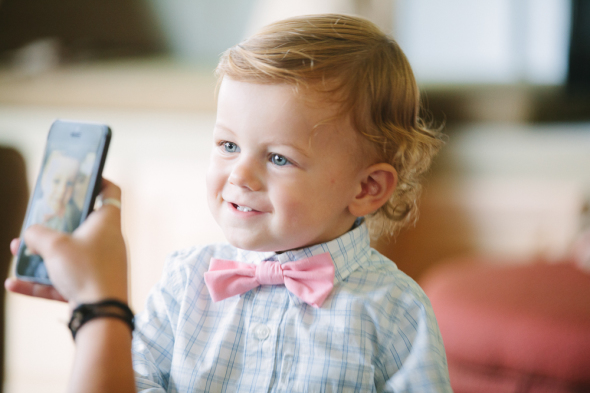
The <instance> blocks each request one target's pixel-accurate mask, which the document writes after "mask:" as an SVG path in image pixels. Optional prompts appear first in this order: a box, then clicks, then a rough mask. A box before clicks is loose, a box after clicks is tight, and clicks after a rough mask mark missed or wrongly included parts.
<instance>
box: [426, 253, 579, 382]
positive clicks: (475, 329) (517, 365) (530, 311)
mask: <svg viewBox="0 0 590 393" xmlns="http://www.w3.org/2000/svg"><path fill="white" fill-rule="evenodd" d="M447 262H448V263H445V264H441V265H438V266H437V267H436V268H433V269H432V270H430V271H429V272H428V273H427V274H426V275H425V276H424V277H423V279H422V280H421V281H420V283H421V285H422V287H423V288H424V290H425V292H426V294H427V295H428V297H429V298H430V300H431V302H432V306H433V308H434V312H435V314H436V317H437V320H438V323H439V326H440V330H441V334H442V337H443V340H444V344H445V349H446V352H447V358H448V362H449V373H450V377H451V385H452V387H453V389H454V391H455V392H456V393H463V392H465V393H467V392H479V393H487V392H489V393H503V392H531V393H533V392H543V393H549V392H555V393H557V392H560V393H561V392H571V393H573V392H590V273H588V272H583V271H582V270H580V269H579V268H578V267H576V266H575V265H574V264H573V263H565V262H564V263H552V264H548V263H543V262H542V261H541V262H537V263H535V262H532V263H527V264H524V265H523V264H522V263H521V264H515V263H509V264H506V263H505V262H514V261H505V260H504V261H498V260H495V261H489V260H482V259H481V258H463V259H454V260H450V261H447ZM490 262H493V263H490ZM501 262H504V264H502V263H501Z"/></svg>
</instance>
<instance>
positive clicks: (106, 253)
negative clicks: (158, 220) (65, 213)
mask: <svg viewBox="0 0 590 393" xmlns="http://www.w3.org/2000/svg"><path fill="white" fill-rule="evenodd" d="M101 197H102V199H103V201H104V200H107V199H111V200H112V201H120V198H121V191H120V189H119V187H117V186H116V185H114V184H113V183H111V182H109V181H107V180H103V188H102V192H101ZM114 205H116V203H113V202H111V203H107V204H105V205H103V206H102V207H101V208H99V209H98V210H96V211H94V212H93V213H92V214H90V216H89V217H88V219H87V220H86V221H85V222H83V223H82V225H80V227H78V228H77V229H76V230H75V231H74V232H73V233H72V234H68V233H63V232H59V231H56V230H54V229H51V228H47V227H45V226H42V225H33V226H31V227H30V228H28V229H27V230H26V231H25V233H24V240H25V243H26V245H27V247H28V249H29V250H30V251H31V252H32V253H34V254H35V255H39V256H40V257H41V258H42V259H43V261H44V264H45V266H46V269H47V271H48V275H49V277H50V279H51V282H52V283H53V286H51V285H45V284H40V283H37V282H33V281H24V280H19V279H15V278H11V279H8V280H7V281H6V284H5V286H6V288H7V289H8V290H10V291H12V292H16V293H21V294H25V295H30V296H37V297H43V298H47V299H53V300H69V301H70V302H72V303H75V304H78V303H85V302H96V301H99V300H103V299H105V298H116V299H119V300H122V301H127V259H126V248H125V242H124V240H123V235H122V233H121V213H120V208H118V207H116V206H114ZM19 243H20V241H19V240H18V239H15V240H13V242H12V243H11V251H12V252H13V253H15V252H17V251H18V248H19Z"/></svg>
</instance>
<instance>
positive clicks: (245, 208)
mask: <svg viewBox="0 0 590 393" xmlns="http://www.w3.org/2000/svg"><path fill="white" fill-rule="evenodd" d="M236 209H238V210H239V211H241V212H251V211H252V208H250V207H247V206H240V205H237V207H236Z"/></svg>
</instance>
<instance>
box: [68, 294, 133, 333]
mask: <svg viewBox="0 0 590 393" xmlns="http://www.w3.org/2000/svg"><path fill="white" fill-rule="evenodd" d="M98 318H100V319H102V318H109V319H118V320H120V321H122V322H124V323H125V324H126V325H127V326H128V327H129V329H130V330H131V332H133V330H134V329H135V321H134V320H135V317H134V315H133V311H131V309H130V308H129V306H128V305H127V303H126V302H122V301H120V300H118V299H104V300H101V301H99V302H93V303H82V304H79V305H78V306H77V307H76V308H74V310H73V311H72V317H71V319H70V322H69V323H68V327H69V328H70V331H71V332H72V337H73V338H74V340H75V339H76V334H77V333H78V331H79V330H80V329H81V328H82V327H83V326H84V325H85V324H86V323H88V322H90V321H92V320H95V319H98Z"/></svg>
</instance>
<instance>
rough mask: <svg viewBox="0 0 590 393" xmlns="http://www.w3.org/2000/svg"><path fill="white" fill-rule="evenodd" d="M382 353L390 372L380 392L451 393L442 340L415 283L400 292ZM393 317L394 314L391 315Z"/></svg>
mask: <svg viewBox="0 0 590 393" xmlns="http://www.w3.org/2000/svg"><path fill="white" fill-rule="evenodd" d="M396 307H398V310H397V313H395V315H398V317H397V318H396V319H395V320H394V321H393V323H392V335H391V340H390V341H389V345H387V346H386V347H385V348H383V351H384V352H385V353H384V354H383V355H384V359H386V360H385V362H384V363H385V364H384V366H385V367H386V368H388V369H389V370H391V371H392V372H391V373H389V375H390V377H389V378H388V379H387V380H386V381H385V384H384V386H383V388H382V389H378V390H379V391H382V392H396V393H401V392H407V393H410V392H421V393H430V392H432V393H435V392H436V393H447V392H449V393H452V389H451V386H450V382H449V372H448V367H447V359H446V354H445V350H444V346H443V341H442V337H441V335H440V331H439V328H438V324H437V322H436V318H435V316H434V312H433V310H432V306H431V305H430V301H429V300H428V298H427V297H426V295H425V294H424V292H423V291H422V290H421V289H420V288H419V287H418V285H417V284H415V283H412V284H411V285H409V286H408V287H407V288H406V290H405V291H404V292H403V294H402V296H401V297H400V298H399V303H398V304H397V306H396ZM392 315H394V314H392Z"/></svg>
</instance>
